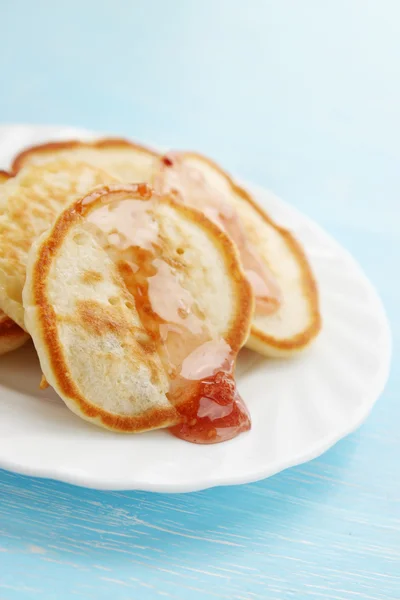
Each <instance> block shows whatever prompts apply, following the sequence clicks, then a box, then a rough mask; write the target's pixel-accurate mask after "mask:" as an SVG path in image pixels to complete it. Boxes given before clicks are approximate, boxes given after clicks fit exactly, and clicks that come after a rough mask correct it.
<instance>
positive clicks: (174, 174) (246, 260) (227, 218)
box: [155, 154, 282, 315]
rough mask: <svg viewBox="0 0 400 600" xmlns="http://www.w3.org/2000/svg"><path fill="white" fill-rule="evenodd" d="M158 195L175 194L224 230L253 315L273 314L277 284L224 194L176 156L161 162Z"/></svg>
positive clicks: (278, 294) (277, 299)
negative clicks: (247, 284) (234, 251)
mask: <svg viewBox="0 0 400 600" xmlns="http://www.w3.org/2000/svg"><path fill="white" fill-rule="evenodd" d="M155 185H156V189H157V190H158V191H160V192H170V191H174V192H175V193H176V194H177V197H178V199H180V200H181V201H182V202H184V203H185V204H188V205H190V206H193V207H194V208H197V209H201V210H202V211H203V213H204V214H205V215H206V216H207V217H208V218H210V219H211V220H213V221H214V222H216V223H217V224H218V225H219V226H220V227H222V229H224V230H225V231H226V232H227V233H228V235H229V236H230V237H231V239H232V240H233V241H234V242H235V244H236V246H237V248H238V250H239V253H240V258H241V261H242V264H243V267H244V269H245V272H246V275H247V278H248V280H249V281H250V283H251V285H252V287H253V291H254V296H255V300H256V313H257V314H259V315H269V314H272V313H274V312H275V311H276V310H277V309H278V308H279V306H280V304H281V302H282V297H281V291H280V288H279V286H278V283H277V281H276V279H275V277H274V276H273V274H272V273H271V271H270V270H269V269H268V267H267V265H266V264H265V263H264V262H263V261H262V259H261V257H260V256H259V255H258V253H257V250H256V248H255V247H254V245H253V244H252V243H251V240H250V239H249V237H248V234H247V232H246V230H245V228H244V227H243V225H242V222H241V220H240V217H239V215H238V213H237V211H236V210H235V208H234V207H233V206H232V203H231V202H230V201H229V199H227V198H226V197H225V195H224V193H223V192H221V191H219V190H217V189H215V188H212V187H211V186H210V185H208V184H207V182H206V180H205V178H204V176H203V174H202V173H201V172H200V171H199V170H197V169H195V168H193V167H190V166H188V165H187V164H185V163H184V162H183V160H182V158H181V157H180V156H179V155H178V154H169V155H167V156H164V157H163V158H162V159H161V161H160V172H159V175H158V177H157V178H156V183H155Z"/></svg>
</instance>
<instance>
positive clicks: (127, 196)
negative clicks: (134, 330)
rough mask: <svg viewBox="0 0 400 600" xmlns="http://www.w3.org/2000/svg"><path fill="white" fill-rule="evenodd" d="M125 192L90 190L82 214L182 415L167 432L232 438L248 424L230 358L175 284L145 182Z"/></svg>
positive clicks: (180, 271)
mask: <svg viewBox="0 0 400 600" xmlns="http://www.w3.org/2000/svg"><path fill="white" fill-rule="evenodd" d="M127 189H128V190H131V192H130V193H127V192H126V191H125V192H124V193H123V194H121V192H118V191H115V192H113V191H111V192H109V193H107V194H103V195H99V194H96V193H94V194H93V195H92V196H91V197H89V198H88V199H87V200H86V201H85V202H84V203H82V204H81V206H80V212H81V213H82V214H83V215H84V216H85V217H86V220H87V222H88V223H89V224H91V226H92V227H93V230H94V232H95V233H96V235H97V238H98V240H99V241H100V243H101V244H102V245H103V247H104V248H105V250H107V252H108V253H109V255H110V256H111V257H112V259H113V260H114V261H115V263H116V264H117V265H118V269H119V272H120V274H121V276H122V277H123V279H124V282H125V285H126V287H127V289H128V290H129V292H130V293H131V294H132V296H133V298H134V300H135V307H136V310H137V312H138V315H139V318H140V321H141V323H142V326H143V327H144V329H145V331H146V336H147V339H146V340H145V342H144V343H145V344H146V347H147V349H148V351H149V352H157V353H158V354H159V356H160V358H161V360H162V362H163V365H164V368H165V371H166V373H167V374H168V376H169V381H170V387H169V392H168V394H167V396H168V399H169V400H170V402H171V403H172V404H173V405H174V406H175V407H176V409H177V411H178V413H179V414H180V415H181V417H182V421H181V422H180V423H179V424H178V425H176V426H174V427H172V428H171V431H172V433H173V434H174V435H175V436H177V437H179V438H182V439H184V440H187V441H190V442H194V443H202V444H204V443H215V442H221V441H224V440H228V439H231V438H233V437H235V436H236V435H238V434H239V433H241V432H243V431H247V430H248V429H250V426H251V425H250V417H249V414H248V412H247V409H246V407H245V405H244V403H243V400H242V399H241V397H240V396H239V394H238V392H237V389H236V384H235V380H234V377H233V366H234V361H235V359H236V356H235V353H234V352H233V351H232V349H231V348H230V346H229V345H228V344H227V342H226V341H225V340H224V339H223V338H218V339H216V338H215V337H213V336H212V335H211V333H210V325H209V323H208V322H207V319H206V317H205V315H204V314H203V312H202V311H201V308H200V306H199V305H198V302H197V300H196V298H194V297H193V296H192V295H191V293H190V292H189V291H188V289H186V288H185V287H184V286H183V285H182V283H181V282H182V281H184V279H185V262H184V261H185V259H184V255H183V256H182V254H181V253H179V252H176V253H174V251H173V249H172V250H171V248H170V247H168V251H166V250H165V240H163V239H162V231H161V227H160V224H159V222H158V220H157V205H158V203H159V197H158V196H156V195H152V193H151V191H150V188H148V187H147V186H145V185H138V186H128V187H127Z"/></svg>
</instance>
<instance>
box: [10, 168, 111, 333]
mask: <svg viewBox="0 0 400 600" xmlns="http://www.w3.org/2000/svg"><path fill="white" fill-rule="evenodd" d="M110 181H114V177H112V176H111V175H109V174H108V173H107V172H105V171H102V170H101V169H98V168H96V167H93V166H91V165H87V164H85V163H82V162H80V163H79V162H76V163H73V162H69V161H65V160H61V159H60V160H53V161H51V162H47V163H46V164H44V165H37V166H35V165H31V166H27V167H25V168H23V169H21V171H20V172H19V173H18V174H17V175H16V176H15V177H12V178H10V179H9V180H8V181H5V183H3V184H2V185H1V186H0V308H1V309H2V310H3V311H4V312H5V313H6V314H7V315H8V316H9V317H10V318H11V319H13V321H15V323H17V325H19V327H21V328H22V329H24V328H25V325H24V310H23V306H22V288H23V286H24V282H25V272H26V262H27V257H28V252H29V249H30V247H31V245H32V243H33V242H34V240H35V239H36V238H37V237H38V236H39V235H41V233H43V231H45V230H46V229H47V228H48V227H49V226H50V225H51V224H52V223H53V221H54V219H55V218H56V217H57V215H58V214H59V213H60V212H61V210H62V209H63V208H64V207H65V206H66V205H67V204H69V203H70V202H72V201H73V200H74V199H75V198H76V197H78V196H81V195H82V194H85V193H86V192H87V191H88V190H90V189H92V188H93V187H94V186H96V185H98V184H102V183H106V182H110Z"/></svg>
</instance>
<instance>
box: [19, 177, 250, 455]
mask: <svg viewBox="0 0 400 600" xmlns="http://www.w3.org/2000/svg"><path fill="white" fill-rule="evenodd" d="M23 300H24V308H25V313H26V315H25V320H26V324H27V327H28V329H29V332H30V333H31V335H32V337H33V340H34V343H35V346H36V349H37V352H38V355H39V358H40V362H41V367H42V370H43V373H44V375H45V378H46V380H47V381H48V382H49V383H50V385H52V386H53V387H54V388H55V390H56V391H57V392H58V393H59V395H60V396H61V397H62V398H63V400H64V401H65V403H66V404H67V405H68V406H69V408H70V409H71V410H73V411H74V412H75V413H76V414H78V415H79V416H81V417H82V418H84V419H87V420H89V421H92V422H94V423H96V424H97V425H101V426H103V427H106V428H108V429H113V430H115V431H124V432H139V431H144V430H148V429H154V428H159V427H167V426H168V427H172V428H173V433H174V434H175V435H177V436H178V437H182V438H184V439H187V440H190V441H197V442H202V443H205V442H206V443H211V442H215V441H221V440H223V439H229V438H231V437H233V436H234V435H236V434H237V433H239V432H241V431H245V430H246V429H248V428H249V426H250V421H249V417H248V414H247V411H246V409H245V407H244V405H243V403H242V401H241V399H240V397H239V395H238V394H237V391H236V388H235V384H234V366H235V360H236V356H237V353H238V351H239V349H240V348H241V347H242V346H243V344H244V343H245V341H246V339H247V336H248V332H249V328H250V321H251V315H252V312H253V296H252V293H251V287H250V285H249V283H248V281H247V279H246V278H245V276H244V274H243V271H242V269H241V266H240V262H239V259H238V255H237V252H236V249H235V246H234V245H233V243H232V242H231V240H230V239H229V237H227V236H226V235H225V234H224V233H223V232H222V231H221V230H220V229H219V228H218V227H217V226H216V225H215V224H213V223H212V222H211V221H209V220H208V219H207V218H205V217H204V216H203V215H202V214H201V213H199V212H198V211H195V210H193V209H191V208H188V207H186V206H183V205H182V204H178V203H176V202H174V201H173V200H172V199H171V198H170V197H168V196H163V197H162V196H158V195H156V194H154V193H153V192H152V190H151V188H150V187H149V186H147V185H145V184H139V185H123V184H113V185H108V186H103V187H102V188H98V189H97V190H95V191H94V192H93V193H92V194H89V195H88V196H86V197H85V198H83V199H82V200H80V201H78V202H75V203H74V204H72V205H70V206H69V207H68V208H67V209H66V210H65V211H64V212H63V213H62V214H61V215H60V216H59V217H58V219H57V221H56V222H55V224H54V226H53V227H52V228H51V229H50V230H49V231H47V232H45V233H44V234H43V236H42V237H41V238H40V239H39V240H38V241H37V242H36V243H35V244H34V246H33V247H32V250H31V252H30V255H29V264H28V270H27V281H26V285H25V288H24V295H23Z"/></svg>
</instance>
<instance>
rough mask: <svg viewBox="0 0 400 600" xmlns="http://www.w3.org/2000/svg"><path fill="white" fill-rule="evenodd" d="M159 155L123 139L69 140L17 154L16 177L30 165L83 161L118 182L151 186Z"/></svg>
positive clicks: (31, 148)
mask: <svg viewBox="0 0 400 600" xmlns="http://www.w3.org/2000/svg"><path fill="white" fill-rule="evenodd" d="M158 157H159V154H158V153H157V152H155V151H154V150H151V149H150V148H146V147H145V146H140V145H139V144H135V143H133V142H129V141H128V140H125V139H122V138H104V139H101V140H97V141H93V142H82V141H78V140H67V141H60V142H50V143H47V144H39V145H37V146H31V147H29V148H26V149H25V150H23V151H22V152H21V153H20V154H18V155H17V156H16V157H15V159H14V161H13V164H12V171H13V173H17V172H18V171H20V170H21V168H22V167H24V166H27V165H41V164H43V163H45V162H48V161H49V160H54V159H58V160H59V159H65V160H72V161H74V162H75V161H82V162H85V163H88V164H91V165H94V166H96V167H99V168H101V169H104V170H105V171H107V172H108V173H110V174H111V175H114V177H115V178H116V179H117V180H118V181H123V182H126V183H136V182H142V181H147V182H151V180H152V173H153V170H154V165H155V163H156V161H157V159H158Z"/></svg>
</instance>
